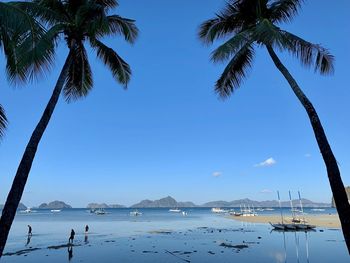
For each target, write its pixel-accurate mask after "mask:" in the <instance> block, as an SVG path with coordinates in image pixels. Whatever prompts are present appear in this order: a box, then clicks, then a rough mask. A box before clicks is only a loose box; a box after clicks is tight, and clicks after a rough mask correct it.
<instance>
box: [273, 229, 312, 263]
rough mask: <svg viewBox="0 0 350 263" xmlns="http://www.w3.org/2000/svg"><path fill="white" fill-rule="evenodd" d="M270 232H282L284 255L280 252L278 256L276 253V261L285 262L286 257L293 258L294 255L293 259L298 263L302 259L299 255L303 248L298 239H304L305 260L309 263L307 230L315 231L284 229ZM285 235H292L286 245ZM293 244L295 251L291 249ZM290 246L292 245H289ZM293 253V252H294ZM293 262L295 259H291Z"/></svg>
mask: <svg viewBox="0 0 350 263" xmlns="http://www.w3.org/2000/svg"><path fill="white" fill-rule="evenodd" d="M271 232H277V233H282V234H283V250H284V255H283V256H282V254H278V257H277V255H276V261H277V262H280V263H282V262H284V263H287V259H288V258H294V255H295V259H296V262H297V263H300V262H301V261H303V260H302V258H301V255H302V254H303V252H302V250H304V249H303V248H301V247H300V240H302V241H305V255H306V262H307V263H310V257H309V238H308V235H309V232H315V231H306V232H304V231H302V232H300V231H293V232H291V231H284V230H272V231H271ZM286 235H289V237H291V236H293V237H292V240H293V241H292V242H289V244H288V246H287V242H286ZM293 245H294V247H295V252H292V251H293V248H292V247H293ZM291 246H292V247H291ZM294 253H295V254H294ZM293 262H295V261H293Z"/></svg>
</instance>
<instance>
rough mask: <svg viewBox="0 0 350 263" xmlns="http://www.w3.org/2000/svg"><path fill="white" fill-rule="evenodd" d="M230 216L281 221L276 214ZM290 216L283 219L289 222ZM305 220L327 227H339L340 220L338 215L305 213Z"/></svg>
mask: <svg viewBox="0 0 350 263" xmlns="http://www.w3.org/2000/svg"><path fill="white" fill-rule="evenodd" d="M230 218H232V219H234V220H237V221H242V222H250V223H266V224H268V223H269V222H271V223H278V222H281V216H278V215H258V216H230ZM291 220H292V218H291V217H285V218H284V221H285V222H286V223H291ZM305 220H306V221H307V222H308V223H309V224H311V225H315V226H318V227H328V228H340V220H339V217H338V215H328V214H319V215H305Z"/></svg>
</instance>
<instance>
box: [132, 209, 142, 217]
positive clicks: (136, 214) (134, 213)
mask: <svg viewBox="0 0 350 263" xmlns="http://www.w3.org/2000/svg"><path fill="white" fill-rule="evenodd" d="M130 215H131V216H141V215H142V213H141V212H139V211H138V210H135V211H131V212H130Z"/></svg>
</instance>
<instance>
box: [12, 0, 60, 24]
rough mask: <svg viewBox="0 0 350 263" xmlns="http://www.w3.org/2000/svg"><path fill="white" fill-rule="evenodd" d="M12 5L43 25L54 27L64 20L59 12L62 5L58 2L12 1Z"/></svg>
mask: <svg viewBox="0 0 350 263" xmlns="http://www.w3.org/2000/svg"><path fill="white" fill-rule="evenodd" d="M10 3H11V4H12V5H14V6H16V7H18V8H20V9H21V10H23V11H25V12H26V13H27V14H29V15H31V16H33V17H35V18H37V19H38V20H40V22H42V23H43V24H49V25H54V24H56V23H61V22H62V19H64V20H65V19H66V17H65V16H62V15H61V14H60V12H58V11H63V10H62V5H61V3H59V1H40V0H39V1H35V0H34V1H31V2H27V1H12V2H10Z"/></svg>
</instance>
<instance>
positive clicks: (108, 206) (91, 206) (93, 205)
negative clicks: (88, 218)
mask: <svg viewBox="0 0 350 263" xmlns="http://www.w3.org/2000/svg"><path fill="white" fill-rule="evenodd" d="M86 208H89V209H96V208H125V206H124V205H118V204H114V205H107V204H105V203H102V204H98V203H90V204H88V205H87V207H86Z"/></svg>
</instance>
